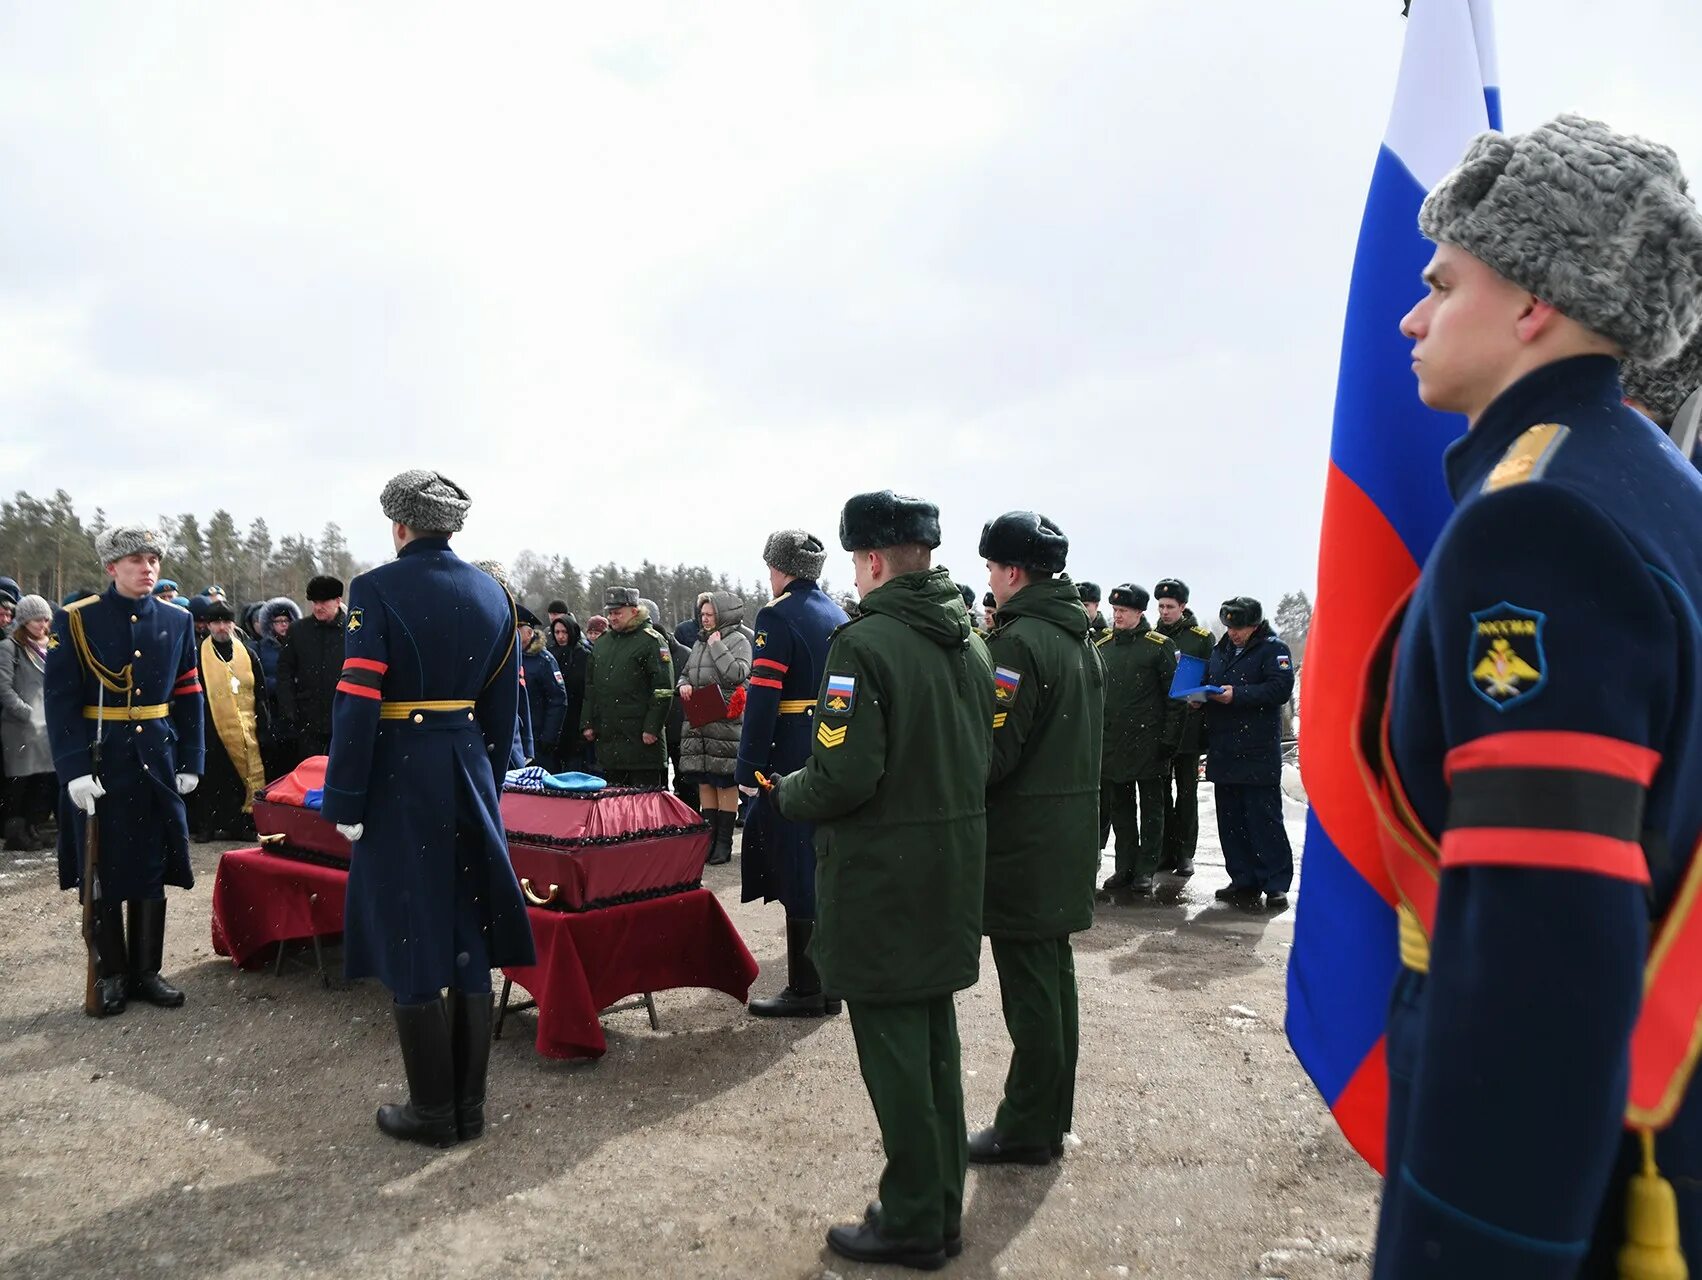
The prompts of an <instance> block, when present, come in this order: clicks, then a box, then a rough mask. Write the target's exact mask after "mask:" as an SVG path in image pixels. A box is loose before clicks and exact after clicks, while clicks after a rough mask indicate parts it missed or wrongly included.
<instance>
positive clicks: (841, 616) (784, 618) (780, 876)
mask: <svg viewBox="0 0 1702 1280" xmlns="http://www.w3.org/2000/svg"><path fill="white" fill-rule="evenodd" d="M762 559H763V563H764V564H766V565H767V566H768V580H769V586H770V588H771V589H772V590H773V592H774V599H772V600H770V601H769V602H768V603H767V604H766V605H764V606H763V607H762V609H761V611H760V612H758V613H757V615H756V634H755V636H754V637H753V638H752V640H751V653H752V655H753V656H752V660H751V678H750V683H749V684H748V685H747V686H746V694H745V697H746V701H745V722H744V726H743V728H742V729H741V730H740V733H739V761H738V765H737V768H736V774H735V777H736V780H737V782H738V784H739V788H740V790H742V791H743V792H744V793H745V794H746V795H747V796H749V797H751V800H750V806H751V807H750V811H749V814H748V815H747V817H746V819H745V836H744V843H743V844H742V846H741V851H742V853H743V855H744V856H743V859H742V866H743V868H744V871H743V875H744V893H743V900H744V901H746V902H753V901H755V900H756V899H757V898H761V899H762V900H763V901H764V902H775V901H778V902H780V903H781V904H782V905H784V906H785V908H786V986H785V989H784V990H782V991H781V992H780V994H779V995H775V996H770V997H768V998H766V999H758V1000H752V1001H751V1002H750V1010H751V1012H752V1013H754V1014H756V1015H757V1016H758V1017H759V1018H819V1017H822V1016H824V1015H826V1014H830V1013H838V1012H839V1001H837V1000H831V1001H830V1000H828V999H827V998H826V997H825V996H823V995H822V990H821V978H820V976H819V975H818V974H817V973H816V967H815V965H814V964H812V963H811V961H810V957H809V945H810V935H811V934H812V933H813V932H814V930H815V923H816V854H815V847H814V844H813V843H812V842H813V839H814V836H815V824H814V823H811V822H788V821H786V820H785V819H784V818H782V817H781V816H780V815H779V814H777V813H776V812H775V811H774V805H773V802H772V801H771V800H770V799H769V798H768V797H767V796H766V795H765V794H759V793H758V792H757V779H756V775H757V773H758V772H759V771H760V772H761V773H762V774H764V775H765V776H777V775H779V774H783V773H792V772H795V771H796V770H798V769H802V768H803V767H804V765H805V764H806V763H807V762H808V761H809V758H810V747H811V743H812V742H813V740H814V739H813V734H814V727H815V725H814V720H813V719H812V715H813V713H814V710H815V702H816V694H817V693H818V692H819V691H820V687H821V679H822V673H823V672H824V671H825V670H826V669H827V648H828V643H829V641H830V640H831V639H832V637H833V633H834V630H835V629H836V628H838V627H841V626H843V625H844V624H845V623H846V622H847V621H848V619H847V618H846V615H845V610H843V609H841V608H840V607H839V606H838V605H836V604H835V603H834V602H833V601H832V600H830V599H828V597H827V596H826V594H824V593H823V591H822V589H821V588H820V587H819V586H818V585H816V580H817V579H818V578H819V577H820V576H821V570H822V566H823V565H824V564H826V563H827V548H826V547H824V546H823V545H822V541H821V539H820V538H818V537H816V536H815V534H813V533H808V532H806V531H805V530H803V529H779V530H776V531H775V532H774V533H771V534H769V535H768V541H767V542H766V543H765V544H764V545H763V548H762Z"/></svg>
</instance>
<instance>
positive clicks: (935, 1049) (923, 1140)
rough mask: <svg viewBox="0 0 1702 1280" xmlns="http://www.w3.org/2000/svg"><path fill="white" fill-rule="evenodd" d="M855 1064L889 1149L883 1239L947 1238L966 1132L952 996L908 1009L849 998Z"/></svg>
mask: <svg viewBox="0 0 1702 1280" xmlns="http://www.w3.org/2000/svg"><path fill="white" fill-rule="evenodd" d="M848 1006H849V1008H850V1012H851V1035H852V1037H853V1038H854V1039H855V1040H856V1042H857V1065H858V1066H859V1067H861V1068H862V1071H863V1084H864V1085H865V1086H866V1087H867V1088H868V1090H869V1101H870V1102H872V1103H874V1104H875V1119H876V1120H877V1121H878V1122H879V1123H880V1127H881V1143H882V1144H883V1145H884V1146H885V1148H886V1168H885V1169H884V1170H883V1171H882V1172H881V1183H880V1200H881V1222H880V1228H881V1232H882V1234H883V1235H886V1236H889V1237H891V1238H893V1239H899V1240H925V1241H935V1240H944V1239H945V1237H946V1236H947V1235H948V1234H951V1233H953V1232H956V1231H958V1230H960V1229H961V1228H962V1225H963V1179H964V1175H965V1173H966V1172H967V1171H968V1168H969V1135H968V1133H967V1132H966V1131H965V1129H964V1122H963V1063H962V1057H963V1051H962V1048H961V1046H960V1045H959V1043H958V1039H957V1007H956V1005H954V1004H953V1003H952V997H951V996H949V995H943V996H935V997H934V998H933V999H931V1000H916V1001H911V1002H908V1003H905V1004H867V1003H863V1002H860V1001H855V1000H853V1001H849V1002H848Z"/></svg>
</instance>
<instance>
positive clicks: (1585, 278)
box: [1418, 115, 1702, 362]
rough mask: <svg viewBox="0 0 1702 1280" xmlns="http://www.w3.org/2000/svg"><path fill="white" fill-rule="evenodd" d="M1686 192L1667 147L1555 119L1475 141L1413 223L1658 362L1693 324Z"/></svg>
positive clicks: (1692, 234) (1695, 226) (1698, 247)
mask: <svg viewBox="0 0 1702 1280" xmlns="http://www.w3.org/2000/svg"><path fill="white" fill-rule="evenodd" d="M1687 189H1688V187H1687V184H1686V182H1685V179H1684V174H1683V172H1682V171H1681V170H1680V168H1679V165H1678V157H1677V156H1676V155H1674V154H1673V152H1672V151H1671V150H1670V149H1669V148H1667V147H1663V146H1661V145H1660V144H1659V143H1656V142H1649V141H1647V140H1646V139H1643V138H1637V137H1632V136H1631V135H1629V134H1623V133H1615V132H1614V131H1613V130H1612V129H1610V128H1608V126H1607V125H1605V124H1602V123H1601V122H1600V121H1599V120H1589V119H1586V118H1584V117H1583V116H1575V115H1562V116H1557V117H1555V118H1554V119H1553V120H1551V121H1549V122H1548V123H1547V124H1545V125H1542V126H1540V127H1539V128H1536V129H1533V130H1531V131H1530V132H1529V133H1520V134H1511V135H1509V134H1501V133H1481V134H1479V135H1478V136H1477V137H1476V138H1475V139H1474V140H1473V141H1472V144H1471V146H1470V147H1468V148H1467V149H1466V155H1465V158H1464V159H1463V160H1461V161H1460V164H1459V166H1458V167H1457V168H1456V169H1455V170H1454V171H1453V172H1452V173H1450V174H1449V175H1448V176H1447V177H1445V178H1443V179H1442V181H1441V182H1439V183H1437V184H1436V189H1435V190H1434V191H1432V192H1431V193H1430V195H1429V196H1428V197H1427V198H1426V199H1425V201H1424V207H1423V208H1422V209H1420V210H1419V214H1418V226H1419V230H1421V231H1422V232H1423V233H1424V234H1425V235H1426V236H1427V237H1429V238H1430V239H1431V240H1434V241H1436V242H1438V243H1439V244H1453V245H1458V246H1459V247H1460V248H1462V249H1464V250H1465V251H1466V252H1467V253H1469V254H1471V255H1472V256H1473V257H1474V258H1478V259H1481V260H1482V261H1483V262H1486V263H1488V264H1489V266H1491V267H1493V268H1494V269H1495V270H1496V271H1498V272H1500V273H1501V274H1502V275H1503V276H1505V277H1506V278H1507V279H1508V280H1511V281H1512V282H1513V283H1514V284H1516V285H1518V286H1519V287H1520V288H1521V289H1528V290H1529V291H1530V292H1532V293H1534V294H1536V296H1537V297H1539V298H1541V299H1542V300H1543V301H1545V302H1548V303H1551V304H1552V305H1553V306H1554V307H1556V308H1557V309H1558V310H1559V311H1560V312H1561V313H1562V314H1563V315H1566V316H1569V317H1571V318H1572V319H1573V320H1576V321H1577V322H1578V323H1579V324H1581V325H1583V326H1584V327H1585V328H1588V329H1591V330H1594V331H1595V332H1596V333H1599V334H1601V335H1602V336H1603V337H1605V338H1609V339H1611V340H1612V341H1614V342H1616V343H1618V344H1619V346H1620V347H1621V348H1622V349H1623V350H1624V351H1625V353H1626V355H1628V356H1630V357H1632V358H1634V359H1637V360H1649V361H1657V362H1658V361H1661V360H1666V359H1670V358H1671V357H1672V356H1674V355H1676V354H1677V353H1678V349H1679V347H1680V346H1682V345H1683V343H1684V340H1685V338H1687V337H1688V336H1689V335H1690V334H1691V333H1692V332H1693V331H1694V330H1695V329H1696V326H1697V324H1698V323H1699V322H1702V213H1699V212H1698V211H1697V208H1696V205H1695V204H1694V203H1693V202H1692V201H1691V199H1690V197H1689V196H1688V195H1687V194H1686V191H1687Z"/></svg>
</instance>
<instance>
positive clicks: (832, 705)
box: [816, 671, 857, 747]
mask: <svg viewBox="0 0 1702 1280" xmlns="http://www.w3.org/2000/svg"><path fill="white" fill-rule="evenodd" d="M856 707H857V677H856V676H841V675H835V674H834V673H833V672H831V671H830V672H828V673H827V688H825V689H823V690H822V693H821V711H822V714H823V715H825V716H848V715H850V714H851V712H852V711H854V710H855V709H856ZM816 737H818V738H819V737H821V734H820V733H817V734H816ZM824 745H825V744H824ZM832 745H833V746H836V747H837V746H838V745H839V744H838V743H837V742H835V743H833V744H832Z"/></svg>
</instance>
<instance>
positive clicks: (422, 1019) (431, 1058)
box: [378, 999, 455, 1147]
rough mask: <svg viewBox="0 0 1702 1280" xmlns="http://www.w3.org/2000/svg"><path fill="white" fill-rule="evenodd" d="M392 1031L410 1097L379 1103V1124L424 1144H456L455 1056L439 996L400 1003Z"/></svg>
mask: <svg viewBox="0 0 1702 1280" xmlns="http://www.w3.org/2000/svg"><path fill="white" fill-rule="evenodd" d="M392 1007H393V1008H394V1009H395V1010H396V1036H397V1039H399V1040H400V1041H401V1042H402V1068H403V1070H404V1071H406V1072H407V1074H408V1101H407V1102H405V1103H402V1104H400V1105H396V1104H393V1103H386V1104H385V1105H383V1106H381V1107H380V1108H378V1127H379V1128H380V1129H382V1130H384V1132H385V1133H387V1134H389V1135H390V1136H391V1137H392V1138H400V1139H401V1140H402V1141H403V1142H418V1143H420V1144H422V1145H424V1146H428V1147H452V1146H454V1145H455V1060H454V1056H453V1053H452V1051H451V1049H450V1042H449V1018H448V1016H447V1015H446V1014H445V1012H444V1008H443V1001H442V1000H441V999H437V1000H433V1001H431V1002H430V1003H428V1004H399V1005H394V1006H392Z"/></svg>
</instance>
